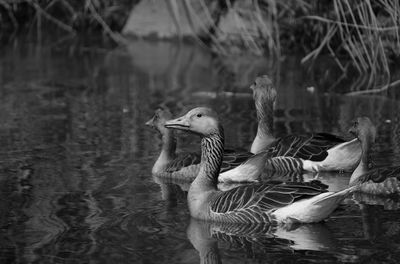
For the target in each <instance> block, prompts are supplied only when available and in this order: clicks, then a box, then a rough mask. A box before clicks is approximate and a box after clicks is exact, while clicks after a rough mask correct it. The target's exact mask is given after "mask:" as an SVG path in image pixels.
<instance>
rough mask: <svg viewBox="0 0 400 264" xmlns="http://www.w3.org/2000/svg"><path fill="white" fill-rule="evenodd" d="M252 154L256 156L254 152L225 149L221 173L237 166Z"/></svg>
mask: <svg viewBox="0 0 400 264" xmlns="http://www.w3.org/2000/svg"><path fill="white" fill-rule="evenodd" d="M252 156H254V154H253V153H251V152H248V151H236V150H232V149H225V150H224V157H223V159H222V165H221V169H220V173H222V172H225V171H228V170H231V169H233V168H236V167H237V166H239V165H240V164H242V163H244V162H246V161H247V160H248V159H249V158H250V157H252Z"/></svg>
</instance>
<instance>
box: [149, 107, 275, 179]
mask: <svg viewBox="0 0 400 264" xmlns="http://www.w3.org/2000/svg"><path fill="white" fill-rule="evenodd" d="M171 117H172V114H171V112H170V111H169V110H168V109H162V108H159V109H157V110H156V111H155V113H154V115H153V117H152V118H151V119H150V120H149V121H147V122H146V125H147V126H150V127H153V128H154V129H155V130H157V131H158V132H159V133H160V134H161V139H162V147H161V152H160V155H159V156H158V158H157V160H156V162H155V163H154V165H153V168H152V174H153V175H157V176H159V177H168V178H174V179H181V180H185V181H186V180H193V179H194V178H195V177H196V175H197V174H198V172H199V169H200V155H199V154H198V153H194V152H184V153H180V154H179V155H177V154H176V138H175V135H174V131H173V130H171V129H167V128H165V126H164V124H165V122H166V121H167V120H168V119H171ZM266 159H267V153H266V152H260V153H258V154H256V155H254V154H253V153H251V152H246V151H234V150H230V149H227V150H225V151H224V155H223V163H222V166H221V170H220V176H219V178H218V179H219V181H220V182H254V181H257V180H258V179H259V176H260V174H261V172H262V171H263V169H264V165H265V161H266ZM243 171H246V172H247V174H246V173H243Z"/></svg>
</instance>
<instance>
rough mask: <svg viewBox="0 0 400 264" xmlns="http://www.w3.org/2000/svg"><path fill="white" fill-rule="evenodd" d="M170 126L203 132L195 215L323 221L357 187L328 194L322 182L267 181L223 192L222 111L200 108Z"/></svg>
mask: <svg viewBox="0 0 400 264" xmlns="http://www.w3.org/2000/svg"><path fill="white" fill-rule="evenodd" d="M166 126H167V127H168V128H175V129H181V130H185V131H189V132H192V133H196V134H198V135H200V136H201V163H200V171H199V174H198V175H197V177H196V179H195V180H194V181H193V183H192V184H191V186H190V189H189V192H188V207H189V211H190V215H191V216H192V217H194V218H197V219H202V220H212V221H215V222H224V223H248V224H250V223H267V224H273V223H278V222H280V223H285V222H286V221H298V222H302V223H312V222H319V221H321V220H323V219H325V218H326V217H328V216H329V215H330V213H331V212H333V210H335V209H336V208H337V207H338V205H339V204H340V202H341V201H342V200H343V199H344V198H345V196H346V195H348V194H349V193H350V192H351V191H352V190H353V188H348V189H345V190H343V191H341V192H337V193H335V192H327V190H326V185H322V184H318V183H316V182H310V183H297V182H292V183H290V182H289V183H283V182H265V183H258V184H248V185H243V186H239V187H236V188H233V189H230V190H228V191H219V190H218V189H217V178H218V172H219V169H220V166H221V163H222V153H223V149H224V134H223V129H222V126H221V125H220V123H219V122H218V119H217V115H216V113H215V112H214V111H212V110H211V109H209V108H205V107H198V108H195V109H192V110H191V111H189V112H188V113H187V114H186V115H185V116H183V117H180V118H176V119H174V120H170V121H168V122H167V123H166ZM320 210H321V213H320V212H319V211H320ZM292 212H294V213H292ZM292 219H293V220H292Z"/></svg>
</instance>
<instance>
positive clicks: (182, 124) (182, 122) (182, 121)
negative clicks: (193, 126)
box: [165, 116, 190, 130]
mask: <svg viewBox="0 0 400 264" xmlns="http://www.w3.org/2000/svg"><path fill="white" fill-rule="evenodd" d="M165 127H166V128H174V129H180V130H189V128H190V123H189V120H188V119H187V118H186V116H182V117H178V118H176V119H172V120H168V121H167V122H165Z"/></svg>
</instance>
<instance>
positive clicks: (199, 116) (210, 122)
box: [165, 107, 221, 137]
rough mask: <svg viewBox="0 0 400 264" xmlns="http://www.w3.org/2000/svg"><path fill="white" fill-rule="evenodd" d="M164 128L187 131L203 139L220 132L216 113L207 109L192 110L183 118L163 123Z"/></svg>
mask: <svg viewBox="0 0 400 264" xmlns="http://www.w3.org/2000/svg"><path fill="white" fill-rule="evenodd" d="M165 127H166V128H173V129H179V130H184V131H188V132H191V133H194V134H198V135H200V136H203V137H207V136H210V135H212V134H215V133H218V132H220V131H221V125H220V123H219V119H218V115H217V113H216V112H215V111H213V110H212V109H210V108H207V107H197V108H194V109H192V110H190V111H189V112H187V113H186V114H185V115H184V116H181V117H179V118H176V119H173V120H169V121H167V122H165Z"/></svg>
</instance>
